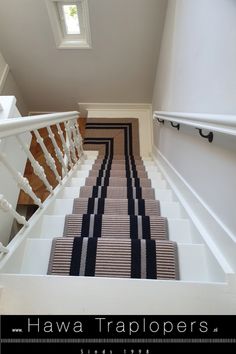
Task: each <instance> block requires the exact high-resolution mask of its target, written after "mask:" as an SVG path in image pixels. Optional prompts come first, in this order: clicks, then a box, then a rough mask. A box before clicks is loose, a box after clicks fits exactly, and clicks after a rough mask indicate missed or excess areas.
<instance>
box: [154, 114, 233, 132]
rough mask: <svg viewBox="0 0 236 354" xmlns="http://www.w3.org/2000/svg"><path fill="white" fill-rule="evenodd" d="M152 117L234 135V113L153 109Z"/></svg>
mask: <svg viewBox="0 0 236 354" xmlns="http://www.w3.org/2000/svg"><path fill="white" fill-rule="evenodd" d="M153 118H154V119H157V120H158V119H159V120H160V119H162V120H166V121H169V122H174V123H179V124H183V125H188V126H192V127H194V128H200V129H207V130H210V131H214V132H218V133H223V134H228V135H236V115H230V114H228V115H225V114H222V115H220V114H202V113H183V112H167V111H155V112H154V114H153Z"/></svg>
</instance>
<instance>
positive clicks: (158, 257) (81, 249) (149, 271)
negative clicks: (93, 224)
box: [48, 238, 178, 280]
mask: <svg viewBox="0 0 236 354" xmlns="http://www.w3.org/2000/svg"><path fill="white" fill-rule="evenodd" d="M52 249H53V252H52V255H51V259H50V262H49V268H48V273H49V274H52V275H64V276H66V275H73V276H97V277H108V278H109V277H112V278H141V279H169V280H170V279H178V271H177V269H178V264H177V259H176V244H175V243H174V242H170V241H154V240H137V239H126V240H123V239H101V238H68V239H66V238H56V239H54V240H53V246H52Z"/></svg>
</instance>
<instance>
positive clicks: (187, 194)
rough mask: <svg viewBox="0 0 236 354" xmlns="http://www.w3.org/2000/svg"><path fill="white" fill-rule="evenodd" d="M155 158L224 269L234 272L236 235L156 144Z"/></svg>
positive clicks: (235, 265) (230, 272)
mask: <svg viewBox="0 0 236 354" xmlns="http://www.w3.org/2000/svg"><path fill="white" fill-rule="evenodd" d="M152 157H153V159H154V161H155V163H156V164H157V166H158V167H159V169H160V171H161V172H162V174H163V175H164V177H165V178H166V180H167V182H168V183H169V185H170V187H171V188H172V189H173V191H174V192H175V194H176V196H177V198H178V200H179V201H180V203H181V204H182V206H183V207H184V209H185V211H186V213H187V215H188V216H189V218H190V219H191V220H192V222H193V224H194V225H195V227H196V229H197V230H198V231H199V233H200V235H201V237H202V240H203V241H204V242H205V244H206V245H207V246H208V248H209V249H210V250H211V252H212V254H213V255H214V257H215V258H216V259H217V261H218V262H219V264H220V265H221V267H222V268H223V269H224V272H225V273H226V274H234V273H235V272H236V257H235V254H236V242H235V240H234V238H233V235H232V234H231V233H230V231H229V230H228V229H227V227H226V226H225V225H224V224H223V223H222V222H221V220H220V219H219V218H218V217H217V216H216V215H215V214H214V212H213V211H212V210H211V209H210V208H209V207H208V206H207V205H206V203H205V202H204V200H202V199H201V198H200V197H199V195H198V194H197V193H196V191H195V190H194V189H193V188H192V187H191V186H190V185H189V184H188V182H187V181H186V180H185V179H184V177H183V176H182V175H180V174H179V172H178V171H177V170H176V169H175V168H174V166H173V165H172V164H171V163H170V162H169V161H168V160H167V159H166V158H165V156H164V155H163V154H162V153H161V152H160V151H159V150H158V149H157V148H156V147H155V146H154V147H153V153H152Z"/></svg>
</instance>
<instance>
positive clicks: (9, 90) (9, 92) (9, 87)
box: [1, 71, 29, 116]
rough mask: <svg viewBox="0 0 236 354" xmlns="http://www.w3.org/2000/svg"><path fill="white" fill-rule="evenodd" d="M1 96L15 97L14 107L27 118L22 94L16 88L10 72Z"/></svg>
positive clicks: (26, 107)
mask: <svg viewBox="0 0 236 354" xmlns="http://www.w3.org/2000/svg"><path fill="white" fill-rule="evenodd" d="M1 95H2V96H15V97H16V100H17V102H16V106H17V108H18V110H19V112H20V114H21V115H22V116H27V115H28V113H29V109H28V106H27V104H26V101H25V99H24V97H23V96H22V92H21V90H20V88H19V87H18V85H17V83H16V81H15V79H14V77H13V75H12V73H11V71H9V73H8V76H7V79H6V82H5V85H4V87H3V90H2V92H1Z"/></svg>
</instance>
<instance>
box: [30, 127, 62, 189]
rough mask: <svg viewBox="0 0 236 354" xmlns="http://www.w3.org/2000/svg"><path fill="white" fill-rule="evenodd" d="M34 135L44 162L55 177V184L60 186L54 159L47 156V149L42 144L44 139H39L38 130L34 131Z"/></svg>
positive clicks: (59, 177)
mask: <svg viewBox="0 0 236 354" xmlns="http://www.w3.org/2000/svg"><path fill="white" fill-rule="evenodd" d="M34 135H35V136H36V140H37V143H38V144H39V145H40V147H41V149H42V151H43V153H44V157H45V160H46V163H47V165H48V166H49V167H50V169H51V170H52V172H53V173H54V175H55V176H56V179H57V182H58V183H60V184H61V176H60V175H59V173H58V171H57V167H56V163H55V160H54V158H53V157H52V156H51V155H50V154H49V152H48V149H47V148H46V145H45V144H44V139H43V138H42V137H41V135H40V134H39V132H38V130H34Z"/></svg>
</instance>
